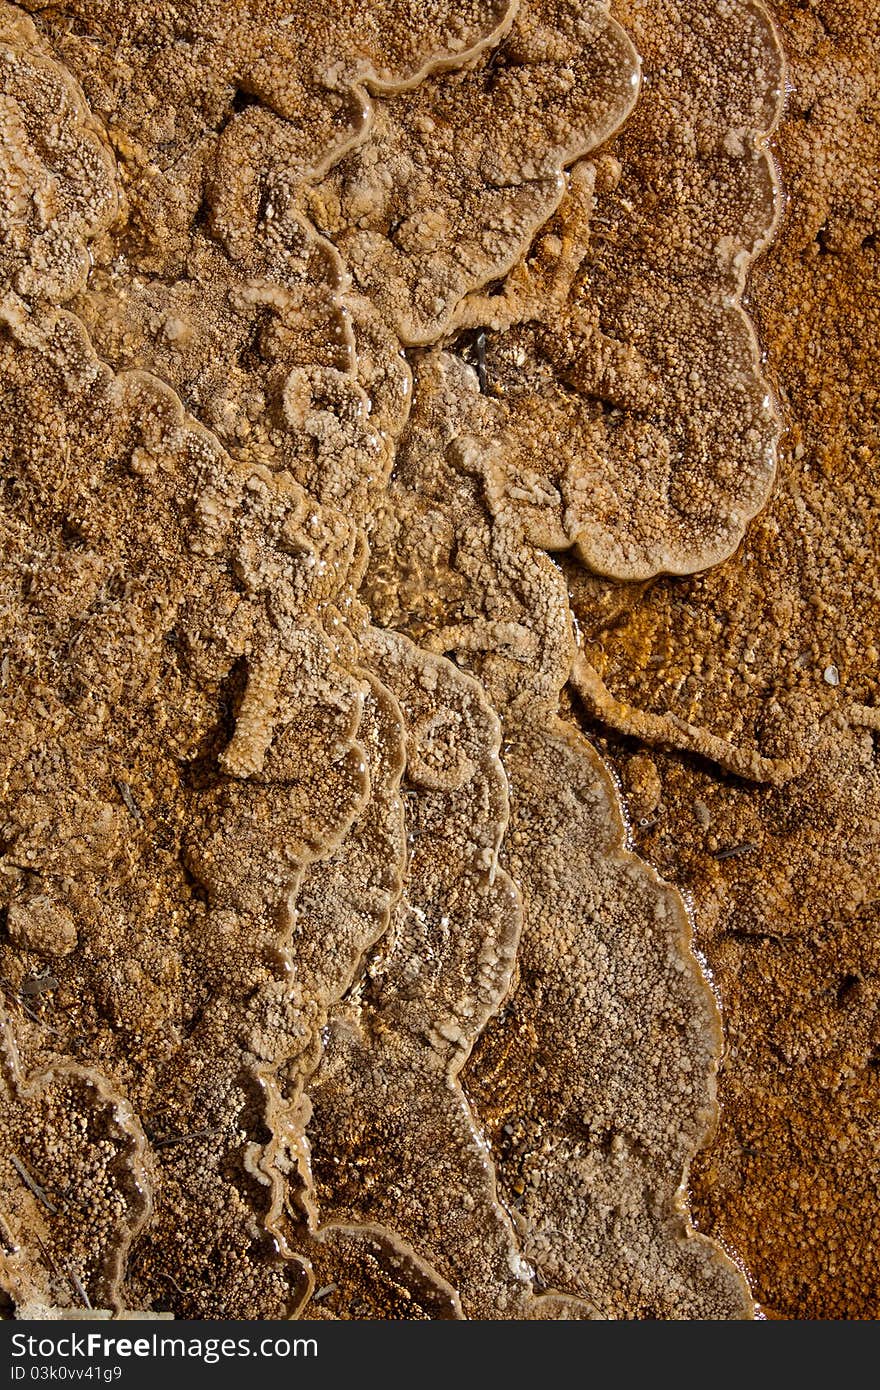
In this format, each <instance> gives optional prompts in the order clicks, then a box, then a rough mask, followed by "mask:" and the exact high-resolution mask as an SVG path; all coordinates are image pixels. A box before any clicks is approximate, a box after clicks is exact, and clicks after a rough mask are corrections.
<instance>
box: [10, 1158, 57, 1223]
mask: <svg viewBox="0 0 880 1390" xmlns="http://www.w3.org/2000/svg"><path fill="white" fill-rule="evenodd" d="M9 1157H10V1159H11V1160H12V1166H13V1168H14V1169H15V1171H16V1173H18V1176H19V1177H20V1178H21V1180H22V1182H23V1183H24V1184H25V1186H26V1187H29V1188H30V1190H31V1192H33V1194H34V1196H35V1197H36V1198H37V1199H38V1200H39V1201H41V1202H42V1203H43V1206H44V1207H46V1208H47V1210H49V1211H51V1213H52V1215H53V1216H57V1215H58V1208H57V1207H56V1206H55V1204H54V1202H50V1201H49V1198H48V1197H47V1196H46V1193H45V1191H44V1189H43V1188H42V1187H41V1186H40V1184H39V1183H38V1182H37V1180H36V1178H35V1177H33V1176H32V1175H31V1174H30V1173H29V1172H28V1170H27V1168H25V1166H24V1164H23V1163H22V1161H21V1159H20V1158H16V1156H15V1154H10V1155H9Z"/></svg>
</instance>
